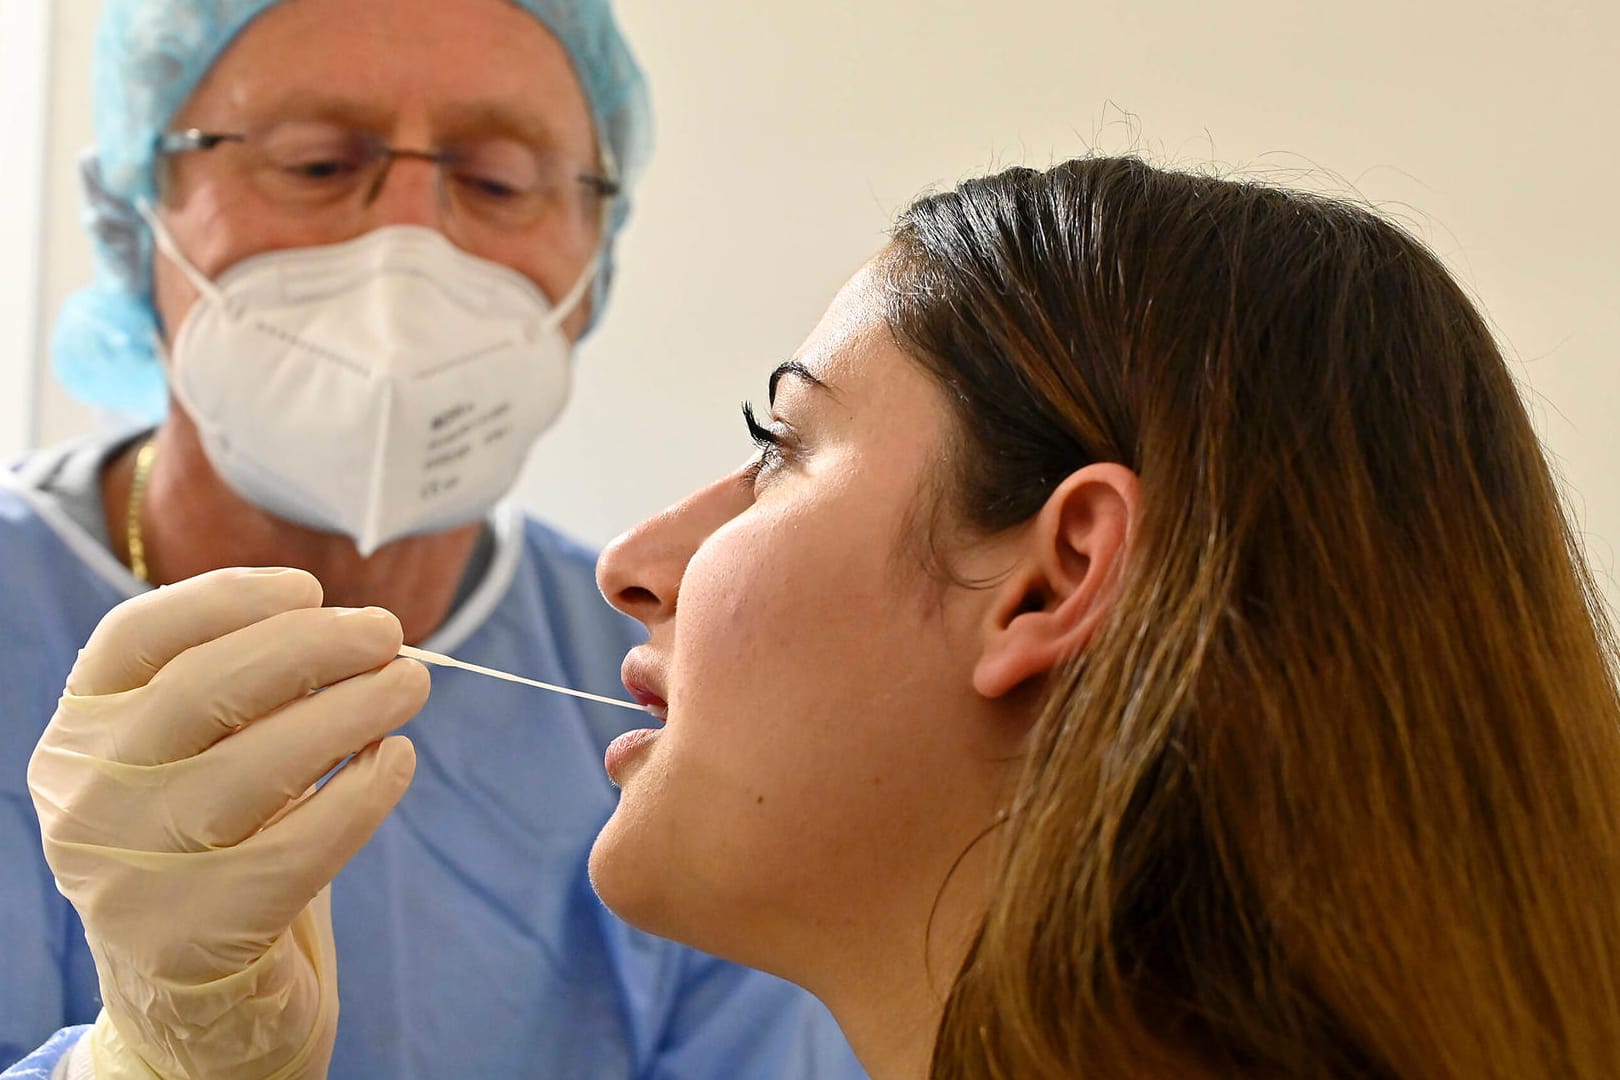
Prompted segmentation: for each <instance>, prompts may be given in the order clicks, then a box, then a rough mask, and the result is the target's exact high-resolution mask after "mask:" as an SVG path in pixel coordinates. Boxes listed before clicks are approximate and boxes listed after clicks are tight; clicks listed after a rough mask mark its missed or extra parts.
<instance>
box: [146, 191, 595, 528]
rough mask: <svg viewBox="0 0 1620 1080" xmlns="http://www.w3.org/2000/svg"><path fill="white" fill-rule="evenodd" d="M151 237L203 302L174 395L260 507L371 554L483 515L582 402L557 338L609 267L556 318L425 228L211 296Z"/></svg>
mask: <svg viewBox="0 0 1620 1080" xmlns="http://www.w3.org/2000/svg"><path fill="white" fill-rule="evenodd" d="M148 220H149V221H150V222H151V225H152V230H153V235H154V237H155V238H156V241H157V245H158V247H159V249H160V250H162V251H163V253H164V254H165V255H167V256H168V258H169V259H170V260H171V261H173V262H174V263H175V265H176V266H177V267H178V268H179V269H180V270H181V271H182V272H183V273H185V275H186V276H187V277H188V278H189V279H190V280H191V282H192V284H193V285H194V286H196V288H197V291H198V294H199V295H198V298H197V301H196V303H195V304H193V306H192V308H191V310H190V312H189V313H187V315H186V317H185V318H184V319H183V320H182V321H181V324H180V328H179V330H178V332H177V333H175V334H174V336H173V340H172V345H171V347H170V371H169V380H170V386H171V388H172V389H173V391H174V395H175V397H176V398H177V399H178V400H179V402H180V404H181V405H182V406H183V407H184V408H185V410H186V412H187V413H189V414H190V415H191V418H192V419H193V420H194V421H195V422H196V425H197V428H198V431H199V432H200V434H201V437H202V445H203V449H204V451H205V452H206V453H207V455H208V459H209V461H210V462H211V463H212V464H213V466H214V468H215V470H217V471H218V472H219V474H220V475H221V476H222V477H223V478H224V479H225V481H226V483H228V484H229V485H230V486H231V487H232V488H233V489H234V490H235V491H236V492H237V493H238V494H240V495H241V496H243V497H244V498H246V499H248V500H249V501H250V502H253V503H254V504H256V505H257V506H260V507H262V508H263V509H265V510H268V511H270V512H271V513H273V514H275V515H277V516H278V517H282V518H285V519H287V520H289V521H293V522H296V523H298V524H300V525H305V526H308V527H310V528H314V529H320V530H323V531H327V532H338V533H343V534H346V535H348V536H350V537H352V538H353V539H354V541H355V543H356V545H357V546H358V547H359V549H360V553H361V554H362V555H370V554H371V553H372V552H374V551H376V550H377V548H379V547H381V546H382V545H383V544H385V543H387V542H388V541H390V540H394V539H397V538H399V537H402V536H408V535H412V534H417V533H424V532H432V531H435V530H438V529H444V528H449V527H451V526H455V525H460V524H464V523H466V522H470V521H473V520H475V519H477V518H478V517H480V516H482V515H483V514H484V513H486V512H487V511H488V510H489V508H490V507H491V506H493V505H494V504H495V502H496V501H498V500H499V499H500V498H501V497H502V496H503V495H505V494H506V493H507V492H508V491H509V490H511V487H512V485H513V483H514V482H515V481H516V479H517V475H518V472H519V470H520V469H521V468H522V466H523V461H524V459H525V457H527V455H528V452H529V449H530V447H532V446H533V444H534V441H535V439H536V438H538V437H539V436H540V434H541V433H542V432H543V431H545V429H546V428H547V427H549V426H550V425H551V423H552V422H553V421H554V420H555V419H556V417H557V414H558V413H559V412H560V411H561V410H562V407H563V404H564V403H565V402H566V401H567V399H568V393H569V389H570V385H571V365H570V344H569V342H568V339H567V337H566V335H564V333H563V332H562V328H561V323H562V321H563V320H564V319H565V318H567V316H568V314H569V312H571V311H572V310H573V309H574V308H575V307H576V306H577V305H578V304H579V302H580V299H581V298H582V297H583V296H584V294H585V290H586V289H587V288H588V287H589V285H590V282H591V280H592V279H593V278H594V276H595V267H596V259H595V258H593V259H592V260H591V263H590V264H589V265H588V266H586V268H585V271H584V273H583V274H582V275H581V277H580V279H579V281H578V282H577V283H576V284H575V285H574V287H573V288H572V289H570V290H569V292H568V294H567V295H566V296H565V297H563V299H562V301H561V302H560V303H558V304H557V305H556V306H555V307H553V305H552V304H551V303H550V302H549V301H548V300H547V298H546V296H545V294H544V293H543V292H541V290H540V289H539V288H538V287H537V286H536V285H535V284H534V283H533V282H532V281H530V280H529V279H528V278H526V277H524V276H523V275H522V274H520V273H518V272H517V271H515V270H511V269H508V268H507V267H504V266H500V265H498V264H496V263H492V262H489V261H487V260H484V259H480V258H477V257H476V256H473V255H469V254H467V253H466V252H464V251H462V250H460V249H459V248H457V247H456V246H455V245H454V244H452V243H451V242H450V241H449V240H448V239H446V238H445V236H444V235H443V234H441V233H439V232H437V231H435V230H433V229H427V228H422V227H419V226H414V225H391V226H387V227H385V228H381V229H377V230H375V231H373V232H370V233H367V234H365V235H364V236H361V237H359V238H358V239H355V240H350V241H347V242H344V243H340V244H332V245H328V246H323V247H310V248H294V249H290V250H283V251H273V252H269V253H266V254H263V255H256V256H253V257H251V258H248V259H244V260H243V261H241V262H240V263H237V264H236V265H235V266H232V267H231V268H230V269H228V270H226V271H225V272H224V273H223V274H221V275H220V276H219V278H218V280H216V281H209V280H208V279H207V277H205V276H204V275H203V274H202V273H201V272H200V271H198V270H197V269H196V267H195V266H193V265H192V264H191V262H190V261H189V260H188V259H187V258H186V257H185V255H184V254H182V253H181V252H180V250H179V249H178V247H177V246H176V245H175V243H174V241H173V239H172V238H171V237H170V236H169V235H168V233H167V231H166V230H165V229H164V228H163V227H162V225H161V224H160V223H159V222H158V221H157V220H156V215H149V217H148Z"/></svg>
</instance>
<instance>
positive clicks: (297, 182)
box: [157, 121, 620, 230]
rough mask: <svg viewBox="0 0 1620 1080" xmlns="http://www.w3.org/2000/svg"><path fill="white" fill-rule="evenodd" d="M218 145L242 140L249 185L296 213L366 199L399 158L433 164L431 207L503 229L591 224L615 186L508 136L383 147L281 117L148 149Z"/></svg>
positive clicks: (174, 138) (372, 137)
mask: <svg viewBox="0 0 1620 1080" xmlns="http://www.w3.org/2000/svg"><path fill="white" fill-rule="evenodd" d="M225 143H232V144H238V145H240V146H241V148H242V150H243V151H244V162H243V163H244V164H245V165H246V167H247V179H248V181H249V182H250V183H251V184H252V185H253V186H254V188H255V189H257V190H258V191H259V192H260V193H261V194H262V195H264V196H265V197H266V198H267V199H269V200H270V201H272V202H274V203H275V204H277V205H279V206H282V207H284V208H286V209H287V210H289V211H291V212H295V213H309V214H314V213H322V212H330V211H333V210H335V209H340V208H343V207H349V208H351V209H352V208H353V207H354V206H355V205H356V203H359V204H361V205H368V204H370V203H371V202H372V201H373V200H374V199H376V198H377V195H378V194H379V193H380V192H381V191H382V187H383V184H384V183H385V182H386V181H387V179H388V172H389V170H390V169H391V168H392V167H393V164H394V162H395V161H397V160H398V159H400V158H409V159H411V160H415V161H426V162H431V163H432V164H433V166H434V171H435V177H436V181H437V190H438V195H439V199H440V204H441V206H443V207H444V208H445V209H446V211H447V212H451V213H455V214H458V215H465V216H466V217H467V218H468V219H470V220H472V221H475V222H478V223H480V224H484V225H489V226H493V227H495V228H498V229H503V230H518V229H528V228H531V227H534V226H536V225H539V224H541V223H544V222H548V221H559V222H566V223H567V224H569V225H591V224H594V223H595V222H596V221H598V220H600V214H601V205H602V201H603V200H606V199H611V198H613V197H614V196H616V195H618V194H619V190H620V189H619V183H618V181H616V180H614V179H613V178H612V177H609V176H604V175H601V174H599V173H594V172H591V171H589V170H584V169H580V168H578V167H577V165H576V164H574V163H571V162H569V161H568V160H567V159H565V158H564V157H563V156H561V155H560V154H556V153H553V152H550V151H548V150H544V149H542V148H539V147H536V146H533V145H530V144H528V143H526V142H523V141H522V140H520V139H517V138H513V137H509V136H496V137H488V138H478V139H469V140H466V141H455V142H448V143H445V144H443V145H441V146H439V147H438V148H437V149H434V150H412V149H405V148H400V147H395V146H390V145H388V144H387V143H386V142H384V141H383V140H382V138H381V137H379V136H378V135H376V134H374V133H373V132H369V131H362V130H357V129H354V128H347V127H343V126H341V125H337V124H330V123H325V122H320V121H282V122H280V123H276V124H273V125H270V126H268V127H265V128H263V129H261V130H258V131H247V132H225V131H202V130H199V129H197V128H190V129H188V130H185V131H173V132H168V133H166V134H164V135H161V136H159V138H158V146H157V148H158V152H159V153H161V154H164V155H171V154H183V153H190V152H194V151H209V150H213V149H215V148H216V147H218V146H220V145H222V144H225Z"/></svg>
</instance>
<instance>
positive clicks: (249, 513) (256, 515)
mask: <svg viewBox="0 0 1620 1080" xmlns="http://www.w3.org/2000/svg"><path fill="white" fill-rule="evenodd" d="M155 439H156V444H157V456H156V458H155V459H154V460H153V462H152V467H151V475H150V478H149V479H148V482H147V487H146V492H145V498H144V500H143V502H144V505H143V508H142V511H141V523H142V528H141V531H142V534H143V542H144V547H145V549H146V564H147V577H148V579H149V580H150V581H151V582H152V583H153V584H156V585H162V584H167V583H169V582H173V581H180V580H182V579H184V578H188V577H193V576H195V575H197V574H201V573H205V572H207V571H209V570H217V569H219V568H220V567H225V566H291V567H297V568H298V569H301V570H307V571H309V572H310V573H312V574H314V575H315V577H316V578H317V579H318V580H319V581H320V583H321V587H322V588H323V589H324V590H325V603H326V604H327V605H329V606H333V607H367V606H377V607H384V608H387V609H388V610H390V611H392V612H393V613H394V614H395V615H397V616H398V617H399V620H400V624H401V625H402V626H403V627H404V630H405V640H406V641H407V642H420V641H421V640H423V639H424V638H426V637H427V636H428V635H429V634H431V633H432V632H433V631H434V630H436V629H437V628H438V627H439V625H440V624H441V623H442V622H443V621H444V619H445V618H446V616H448V615H449V613H450V608H451V605H452V604H453V603H454V601H455V597H456V591H457V587H458V586H459V585H460V583H461V579H462V575H463V574H464V573H465V572H466V568H467V563H468V560H469V559H470V558H471V556H472V553H473V549H474V547H475V546H476V544H477V541H478V532H479V528H480V525H479V524H478V523H477V522H474V523H472V524H470V525H463V526H459V527H457V528H454V529H448V530H445V531H443V532H438V533H429V534H425V535H422V536H411V537H406V538H404V539H401V540H396V541H394V542H392V543H390V544H386V545H384V546H383V547H381V548H379V549H378V550H377V551H376V552H374V553H373V554H371V555H370V556H366V557H363V556H361V554H360V552H359V549H358V548H356V547H355V544H354V541H353V540H351V539H349V538H348V537H346V536H340V535H337V534H333V533H323V532H317V531H315V530H313V529H307V528H304V527H303V526H301V525H295V524H293V523H292V522H289V521H285V520H283V519H281V518H278V517H275V516H274V515H272V514H269V513H267V512H265V511H264V510H261V509H259V508H258V507H257V506H255V505H253V504H252V503H250V502H248V501H247V500H246V499H243V498H242V497H241V496H240V495H238V494H236V492H235V491H233V490H232V489H231V488H230V487H229V486H228V485H227V484H226V483H225V481H224V480H223V479H222V478H221V477H220V476H219V474H218V473H217V472H215V471H214V468H213V466H212V464H210V463H209V461H208V457H207V455H206V454H205V453H204V451H203V448H202V443H201V441H200V439H199V437H198V433H197V429H196V426H195V425H194V424H192V423H191V421H190V419H189V418H188V417H187V416H186V415H185V413H184V412H183V411H182V410H181V409H179V408H177V407H176V408H171V409H170V411H169V415H168V418H167V419H165V420H164V422H163V424H162V426H161V427H159V428H158V430H157V434H156V436H155ZM135 449H136V448H134V447H132V448H131V449H130V450H128V451H126V452H124V453H123V454H121V455H119V456H118V457H117V458H115V459H114V460H113V461H112V462H110V463H109V464H108V465H107V467H106V468H105V469H103V470H102V475H101V492H102V508H103V511H104V512H105V514H106V518H107V526H108V533H109V535H110V537H111V540H112V550H113V554H114V555H116V556H118V557H119V558H120V559H121V560H123V561H124V562H125V563H128V561H129V550H128V542H127V538H126V529H125V525H126V514H127V510H128V506H129V493H130V488H131V485H132V481H133V474H134V459H135Z"/></svg>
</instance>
